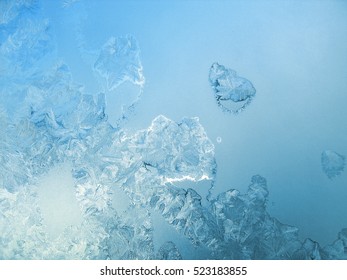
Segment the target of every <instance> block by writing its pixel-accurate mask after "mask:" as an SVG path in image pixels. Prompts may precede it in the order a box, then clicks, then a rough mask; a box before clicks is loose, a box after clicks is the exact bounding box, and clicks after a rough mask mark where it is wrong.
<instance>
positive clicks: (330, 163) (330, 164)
mask: <svg viewBox="0 0 347 280" xmlns="http://www.w3.org/2000/svg"><path fill="white" fill-rule="evenodd" d="M321 162H322V168H323V171H324V173H325V174H326V175H327V176H328V178H329V179H332V178H334V177H336V176H338V175H340V174H341V173H342V171H343V169H344V168H345V164H346V160H345V157H344V156H343V155H340V154H338V153H336V152H334V151H330V150H326V151H324V152H323V153H322V156H321Z"/></svg>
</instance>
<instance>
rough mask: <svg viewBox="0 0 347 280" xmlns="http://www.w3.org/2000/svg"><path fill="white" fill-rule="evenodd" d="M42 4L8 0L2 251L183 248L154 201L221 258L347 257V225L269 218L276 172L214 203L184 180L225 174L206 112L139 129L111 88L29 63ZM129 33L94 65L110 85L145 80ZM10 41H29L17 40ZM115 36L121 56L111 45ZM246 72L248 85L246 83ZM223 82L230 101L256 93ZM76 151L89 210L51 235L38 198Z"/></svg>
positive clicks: (97, 254)
mask: <svg viewBox="0 0 347 280" xmlns="http://www.w3.org/2000/svg"><path fill="white" fill-rule="evenodd" d="M35 3H36V1H16V2H15V3H14V2H11V1H2V2H1V3H0V5H1V8H2V9H1V11H2V15H1V28H2V30H1V31H2V32H1V33H0V34H1V36H2V37H1V42H2V45H1V50H0V51H1V54H2V56H1V59H3V60H4V61H6V62H7V64H6V65H5V67H6V69H7V68H8V69H9V72H11V71H12V72H11V73H14V72H16V74H17V75H16V79H12V78H11V77H10V76H11V75H8V76H6V77H5V78H4V76H2V77H1V79H2V80H1V81H2V83H3V85H4V87H3V88H5V89H6V90H3V91H2V92H1V93H2V98H1V99H0V129H1V130H0V136H1V137H0V233H1V234H0V259H181V258H182V255H181V254H180V252H179V250H178V248H177V246H176V245H175V244H174V243H173V242H171V241H169V242H166V243H164V244H162V246H161V247H160V248H159V250H158V251H156V250H155V249H154V248H155V246H154V244H153V230H156V229H154V228H153V223H152V216H151V212H152V211H157V212H158V213H160V214H161V215H162V216H163V218H164V219H165V221H166V222H167V223H168V224H169V225H170V226H171V227H172V228H174V229H175V230H177V232H179V233H180V234H181V235H182V236H184V237H186V238H187V239H188V240H190V242H191V243H192V244H193V245H194V246H196V247H201V248H203V249H204V250H207V251H208V252H209V255H210V256H211V257H212V258H215V259H347V253H346V252H347V229H342V230H341V232H340V233H339V235H338V239H337V240H336V241H335V242H334V243H332V244H331V245H329V246H327V247H325V248H322V247H321V246H320V245H319V244H318V243H317V242H315V241H313V240H310V239H307V240H305V241H304V242H301V241H300V240H299V239H298V229H297V228H295V227H292V226H289V225H284V224H282V223H280V222H279V221H278V220H277V219H275V218H273V217H271V216H270V215H269V213H268V212H267V209H266V207H267V201H268V189H267V182H266V180H265V178H263V177H261V176H259V175H255V176H253V177H252V178H251V182H250V185H249V187H248V191H247V192H246V193H244V194H241V193H240V192H239V191H237V190H235V189H231V190H228V191H226V192H223V193H220V194H219V195H217V196H216V197H212V196H211V195H210V196H209V197H208V202H207V205H202V197H201V196H200V195H199V193H198V192H197V191H195V190H193V189H183V188H180V187H178V186H177V183H178V182H180V181H186V180H190V181H195V182H196V181H202V180H209V181H210V182H211V186H213V183H214V181H215V177H216V170H217V165H216V161H215V154H214V145H213V144H212V142H211V141H210V139H209V138H208V136H207V134H206V132H205V130H204V128H203V127H202V125H201V124H200V122H199V119H198V118H185V119H183V120H182V121H181V122H179V123H177V122H174V121H172V120H170V119H168V118H166V117H165V116H157V117H156V118H155V119H154V120H153V121H152V123H151V124H150V125H149V127H148V128H147V129H143V130H139V131H137V132H134V133H130V132H128V131H126V130H125V129H123V128H121V127H118V128H114V127H113V126H111V125H110V123H109V121H108V118H107V115H106V113H105V109H106V106H107V103H106V102H105V94H103V93H100V94H96V95H91V94H87V93H85V92H84V90H83V87H82V86H81V85H78V84H76V83H75V82H74V81H73V79H72V76H71V74H70V71H69V68H68V67H67V65H65V64H58V65H57V66H55V67H53V69H52V70H51V72H47V73H46V72H45V74H42V73H40V72H35V74H34V71H31V70H32V69H31V68H30V66H29V65H31V64H35V63H36V61H37V60H38V59H40V58H41V54H40V55H38V53H41V51H42V53H44V52H45V50H47V49H46V43H45V42H46V39H45V38H46V37H45V34H46V33H45V32H43V33H41V31H40V32H37V30H28V29H27V26H23V25H21V24H22V23H21V24H19V22H18V21H19V18H22V17H23V22H25V21H26V20H27V19H28V18H27V17H28V14H31V13H32V12H33V13H36V12H35V11H36V10H35V7H36V4H35ZM19 15H21V16H20V17H19ZM29 18H30V17H29ZM12 22H13V25H12ZM23 24H24V23H23ZM28 26H31V25H30V24H29V25H28ZM31 27H32V26H31ZM40 30H41V29H40ZM23 31H25V32H23ZM26 32H27V33H28V34H27V33H26ZM13 34H18V36H17V35H16V36H12V35H13ZM38 34H41V35H42V37H41V35H39V36H38V37H37V36H36V35H38ZM19 35H20V36H19ZM22 35H23V36H24V37H22ZM31 35H34V36H33V37H31ZM37 38H44V39H43V40H41V39H37ZM126 38H127V39H124V40H123V39H122V40H118V39H114V40H111V41H110V42H109V44H107V45H106V46H105V49H104V50H103V51H102V52H101V54H100V58H99V60H98V62H97V63H96V66H95V67H96V70H97V71H100V74H101V75H102V76H105V78H106V79H108V83H109V86H110V88H112V87H116V86H117V84H119V83H121V82H122V81H123V80H124V79H130V81H131V82H133V83H138V84H140V85H141V81H143V77H142V76H141V75H142V74H140V73H141V72H139V71H138V70H139V69H142V67H139V65H140V64H138V60H137V58H136V57H137V47H135V48H133V47H134V44H133V41H132V39H130V37H126ZM10 40H14V46H19V47H18V48H15V49H9V48H7V47H6V46H7V43H6V42H10ZM28 40H29V41H28ZM30 40H33V41H30ZM28 42H31V43H32V44H30V43H28ZM27 43H28V44H27ZM16 44H17V45H16ZM129 44H130V45H129ZM112 46H113V47H114V48H115V50H117V51H116V53H117V55H118V56H117V55H115V56H112V55H113V54H114V53H113V54H112V52H110V50H111V49H112ZM31 48H32V49H31ZM38 49H41V51H40V52H38V51H37V50H38ZM118 50H119V54H118ZM133 50H135V51H134V52H133ZM122 51H123V52H122ZM122 53H123V54H125V55H122ZM7 54H8V55H7ZM128 54H129V55H128ZM114 58H120V60H119V61H120V62H117V61H118V60H117V59H115V60H114ZM108 59H109V60H108ZM108 63H109V64H108ZM119 63H120V64H119ZM134 63H135V64H134ZM17 65H20V67H19V68H17ZM128 65H135V67H134V68H132V67H130V68H129V67H128ZM3 66H4V64H2V67H3ZM28 67H29V68H28ZM119 67H120V68H119ZM223 69H224V68H222V70H223ZM224 70H225V69H224ZM213 71H215V70H213ZM225 71H226V73H229V74H230V71H229V70H225ZM228 71H229V72H228ZM217 72H218V71H217ZM222 72H223V71H222ZM223 73H224V72H223ZM223 73H222V74H221V76H223ZM129 77H130V78H129ZM131 77H132V78H131ZM234 78H235V77H234ZM235 79H236V80H237V78H235ZM238 79H241V78H238ZM221 80H222V79H221ZM215 81H219V78H216V79H215ZM231 81H232V80H231ZM238 81H239V82H240V83H241V85H242V86H241V89H243V88H244V86H243V85H244V84H246V85H247V82H244V80H242V79H241V81H240V80H238ZM242 81H243V83H242ZM215 87H216V89H218V94H217V93H216V94H217V95H219V96H221V98H220V99H221V100H222V97H223V96H224V97H225V98H229V99H231V100H232V101H233V102H239V101H241V99H245V100H246V102H247V100H248V101H249V100H250V99H251V97H252V94H250V93H247V92H246V93H247V94H246V95H242V94H241V92H240V91H238V90H236V91H234V92H233V91H231V92H229V93H227V92H226V91H222V90H221V87H219V86H218V85H217V84H215ZM248 87H249V84H248ZM246 88H247V87H246ZM249 88H250V87H249ZM253 95H254V94H253ZM224 97H223V98H224ZM238 100H239V101H238ZM221 102H222V101H221ZM328 155H329V153H328ZM334 156H335V154H333V159H334ZM66 162H68V163H69V164H70V165H71V174H72V176H73V178H74V179H75V186H74V190H75V195H76V201H77V203H78V205H79V207H80V209H81V212H82V215H83V221H82V222H81V224H79V225H74V226H68V227H66V228H65V229H64V231H63V232H62V233H61V234H60V235H58V236H57V237H56V238H54V239H52V238H49V236H48V234H47V230H46V225H45V223H44V220H43V215H42V213H41V211H42V209H40V206H39V205H40V203H39V197H38V181H39V178H40V177H41V176H44V175H45V174H47V173H48V172H49V170H51V169H52V168H54V167H55V166H58V165H60V164H63V163H66ZM335 172H336V170H335ZM175 184H176V185H175ZM116 190H117V191H121V192H124V193H125V194H126V195H127V197H128V198H129V201H130V203H129V205H128V207H127V208H126V210H125V211H123V212H118V211H117V210H116V209H115V208H114V207H113V204H112V200H113V194H114V192H115V191H116Z"/></svg>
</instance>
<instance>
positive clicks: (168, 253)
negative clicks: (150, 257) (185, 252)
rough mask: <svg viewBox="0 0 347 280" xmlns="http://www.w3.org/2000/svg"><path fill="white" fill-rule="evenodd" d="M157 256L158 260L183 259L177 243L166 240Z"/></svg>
mask: <svg viewBox="0 0 347 280" xmlns="http://www.w3.org/2000/svg"><path fill="white" fill-rule="evenodd" d="M156 258H157V259H158V260H182V256H181V253H180V252H179V250H178V249H177V247H176V245H175V243H173V242H171V241H168V242H165V243H164V244H163V245H162V246H161V247H160V249H159V251H158V253H157V256H156Z"/></svg>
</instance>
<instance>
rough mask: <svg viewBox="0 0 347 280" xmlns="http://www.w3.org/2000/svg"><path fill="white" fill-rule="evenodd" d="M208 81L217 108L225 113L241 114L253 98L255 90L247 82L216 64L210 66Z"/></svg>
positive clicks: (232, 71)
mask: <svg viewBox="0 0 347 280" xmlns="http://www.w3.org/2000/svg"><path fill="white" fill-rule="evenodd" d="M209 81H210V84H211V87H212V89H213V91H214V94H215V98H216V101H217V104H218V106H219V107H221V108H222V110H223V111H225V112H229V113H239V112H241V111H242V110H244V109H245V108H246V107H247V106H248V105H249V104H250V103H251V101H252V99H253V98H254V96H255V92H256V90H255V88H254V87H253V85H252V83H251V82H250V81H249V80H247V79H245V78H242V77H240V76H238V75H237V73H236V72H235V71H234V70H232V69H228V68H226V67H225V66H223V65H220V64H218V63H213V64H212V66H211V68H210V73H209Z"/></svg>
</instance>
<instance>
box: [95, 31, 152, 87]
mask: <svg viewBox="0 0 347 280" xmlns="http://www.w3.org/2000/svg"><path fill="white" fill-rule="evenodd" d="M94 69H95V70H96V72H97V73H99V74H100V75H101V76H102V77H104V78H105V79H106V82H107V89H108V90H113V89H115V88H116V87H117V86H119V85H120V84H121V83H123V82H125V81H131V82H132V83H134V84H136V85H139V86H143V85H144V83H145V78H144V76H143V74H142V64H141V61H140V49H139V46H138V43H137V41H136V39H135V38H134V37H132V36H125V37H119V38H115V37H111V38H110V39H109V40H108V41H107V43H106V44H105V45H104V46H103V48H102V49H101V52H100V55H99V57H98V59H97V61H96V62H95V64H94Z"/></svg>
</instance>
